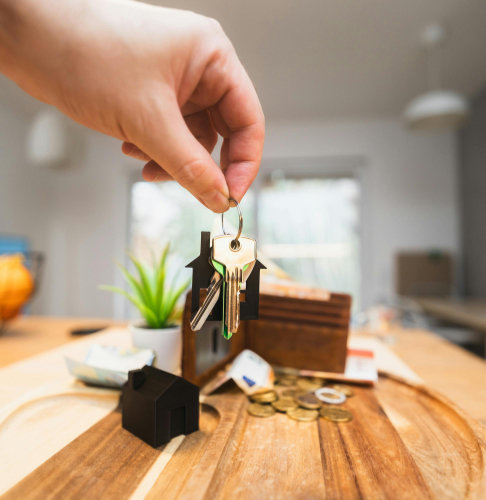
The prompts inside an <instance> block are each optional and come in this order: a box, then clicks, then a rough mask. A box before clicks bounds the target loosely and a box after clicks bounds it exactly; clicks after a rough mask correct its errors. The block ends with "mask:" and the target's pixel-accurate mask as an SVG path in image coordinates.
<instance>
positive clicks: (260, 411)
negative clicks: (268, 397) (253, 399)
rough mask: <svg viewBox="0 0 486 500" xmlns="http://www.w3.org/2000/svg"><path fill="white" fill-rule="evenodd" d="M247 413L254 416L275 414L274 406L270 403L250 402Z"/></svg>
mask: <svg viewBox="0 0 486 500" xmlns="http://www.w3.org/2000/svg"><path fill="white" fill-rule="evenodd" d="M248 413H249V414H250V415H253V416H254V417H262V418H266V417H271V416H272V415H275V408H274V407H273V406H271V405H261V404H258V403H251V404H250V406H248Z"/></svg>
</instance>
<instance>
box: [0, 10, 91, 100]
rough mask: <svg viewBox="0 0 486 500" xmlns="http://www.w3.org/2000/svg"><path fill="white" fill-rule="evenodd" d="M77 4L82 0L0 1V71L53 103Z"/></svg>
mask: <svg viewBox="0 0 486 500" xmlns="http://www.w3.org/2000/svg"><path fill="white" fill-rule="evenodd" d="M81 1H82V0H81ZM68 3H69V9H66V8H65V7H66V4H68ZM77 3H78V4H79V3H81V2H80V1H78V0H69V2H67V1H66V2H63V1H61V2H59V1H54V0H42V1H35V0H0V72H1V73H3V74H4V75H5V76H7V77H8V78H10V79H11V80H13V81H14V82H16V83H17V84H18V85H19V86H20V87H21V88H22V89H24V90H25V91H26V92H28V93H29V94H31V95H33V96H34V97H36V98H37V99H41V100H43V101H45V102H50V103H52V104H56V103H55V102H53V101H54V97H55V95H56V90H57V86H56V80H55V78H56V76H55V75H56V73H57V70H58V68H59V67H60V66H61V65H62V64H63V59H65V58H66V55H65V54H66V51H67V50H68V47H67V43H66V40H67V37H66V36H65V30H66V28H67V27H69V26H70V24H71V23H72V22H73V21H74V20H73V17H74V16H73V12H72V10H73V6H74V5H75V4H77Z"/></svg>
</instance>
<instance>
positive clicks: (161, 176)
mask: <svg viewBox="0 0 486 500" xmlns="http://www.w3.org/2000/svg"><path fill="white" fill-rule="evenodd" d="M142 176H143V178H144V179H145V180H146V181H149V182H161V181H173V180H174V179H173V177H172V176H171V175H170V174H168V173H167V172H166V171H165V170H164V169H163V168H162V167H161V166H160V165H157V163H155V162H154V161H153V160H150V161H149V162H148V163H147V164H146V165H145V166H144V167H143V170H142Z"/></svg>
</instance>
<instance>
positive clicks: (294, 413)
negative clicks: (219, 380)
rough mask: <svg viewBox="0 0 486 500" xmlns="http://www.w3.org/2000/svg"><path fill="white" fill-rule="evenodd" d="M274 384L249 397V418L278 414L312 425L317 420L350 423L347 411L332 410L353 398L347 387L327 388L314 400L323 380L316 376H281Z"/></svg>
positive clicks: (350, 415) (349, 414)
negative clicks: (269, 388) (250, 416)
mask: <svg viewBox="0 0 486 500" xmlns="http://www.w3.org/2000/svg"><path fill="white" fill-rule="evenodd" d="M275 383H276V388H274V389H271V390H269V391H267V392H263V393H259V394H254V395H252V396H250V401H251V404H250V405H249V406H248V413H249V414H250V415H252V416H254V417H260V418H266V417H271V416H272V415H275V413H277V412H279V413H285V414H286V415H287V417H289V418H292V419H293V420H298V421H299V422H313V421H315V420H317V419H318V418H319V417H321V418H324V419H326V420H329V421H331V422H350V421H351V420H352V419H353V414H352V413H351V412H350V411H349V410H345V409H344V408H337V407H336V404H340V403H342V402H343V401H345V400H346V398H349V397H352V396H353V395H354V393H353V390H352V389H351V388H350V387H348V386H345V385H341V384H335V385H331V386H327V387H326V389H325V390H323V391H324V393H325V394H322V396H321V397H318V396H317V395H316V394H319V389H322V387H323V386H324V385H325V383H326V381H325V380H323V379H320V378H317V377H312V378H307V377H297V376H295V375H283V376H281V377H280V378H278V379H277V380H276V382H275ZM316 391H317V392H316Z"/></svg>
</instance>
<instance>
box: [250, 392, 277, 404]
mask: <svg viewBox="0 0 486 500" xmlns="http://www.w3.org/2000/svg"><path fill="white" fill-rule="evenodd" d="M250 399H251V400H252V401H253V402H254V403H272V402H273V401H277V399H278V396H277V393H276V392H275V391H267V392H260V393H258V394H252V395H251V396H250Z"/></svg>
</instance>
